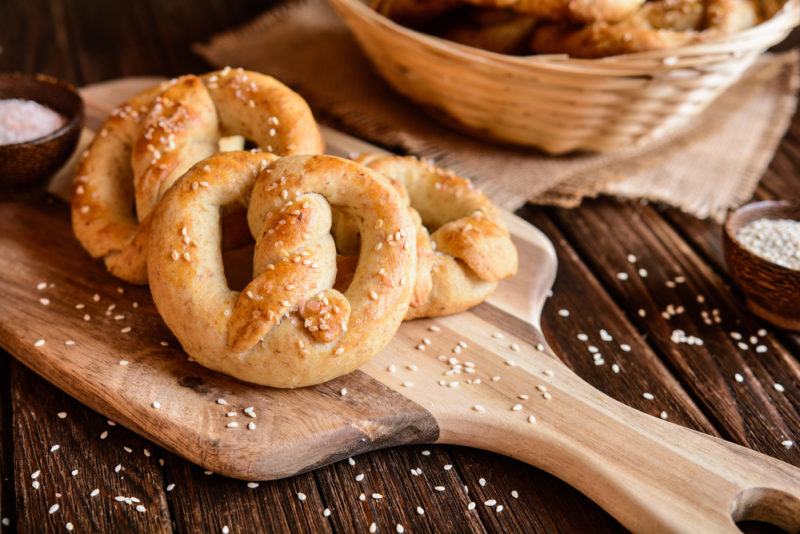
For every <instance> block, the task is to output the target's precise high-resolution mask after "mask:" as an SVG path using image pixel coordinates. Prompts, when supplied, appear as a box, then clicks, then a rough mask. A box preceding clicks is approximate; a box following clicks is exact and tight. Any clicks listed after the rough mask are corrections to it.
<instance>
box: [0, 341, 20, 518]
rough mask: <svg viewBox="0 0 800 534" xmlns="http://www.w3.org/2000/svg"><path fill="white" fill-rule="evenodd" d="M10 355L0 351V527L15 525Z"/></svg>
mask: <svg viewBox="0 0 800 534" xmlns="http://www.w3.org/2000/svg"><path fill="white" fill-rule="evenodd" d="M10 364H11V355H10V354H8V353H6V352H5V351H3V350H0V525H5V523H8V524H9V525H16V520H17V518H16V505H15V502H14V500H15V499H14V475H13V474H14V443H13V441H12V430H11V429H12V426H11V377H10V371H9V369H10Z"/></svg>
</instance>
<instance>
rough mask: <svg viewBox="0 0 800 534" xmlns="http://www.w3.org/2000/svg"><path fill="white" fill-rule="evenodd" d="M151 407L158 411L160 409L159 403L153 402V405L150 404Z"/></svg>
mask: <svg viewBox="0 0 800 534" xmlns="http://www.w3.org/2000/svg"><path fill="white" fill-rule="evenodd" d="M152 406H153V408H155V409H156V410H160V409H161V403H160V402H158V401H153V404H152Z"/></svg>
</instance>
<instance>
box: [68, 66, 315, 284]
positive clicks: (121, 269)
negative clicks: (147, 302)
mask: <svg viewBox="0 0 800 534" xmlns="http://www.w3.org/2000/svg"><path fill="white" fill-rule="evenodd" d="M232 134H238V135H241V136H243V137H245V138H247V139H249V140H251V141H253V142H254V143H255V144H257V145H258V146H259V147H261V148H262V149H263V150H266V151H268V152H274V153H276V154H281V155H283V154H296V153H308V154H313V153H319V152H322V150H323V144H322V140H321V136H320V133H319V130H318V128H317V125H316V123H315V122H314V118H313V116H312V115H311V111H310V110H309V108H308V105H307V104H306V103H305V101H304V100H303V99H302V97H300V95H298V94H296V93H295V92H293V91H292V90H290V89H289V88H288V87H286V86H284V85H283V84H281V83H280V82H279V81H277V80H275V79H274V78H271V77H269V76H265V75H263V74H258V73H254V72H248V71H244V70H242V69H235V70H233V69H230V68H226V69H223V70H221V71H217V72H211V73H208V74H206V75H204V76H200V77H198V76H193V75H188V76H182V77H180V78H177V79H174V80H170V81H169V82H165V83H163V84H160V85H158V86H156V87H154V88H152V89H149V90H147V91H145V92H143V93H142V94H140V95H137V96H136V97H134V98H133V99H132V100H130V101H128V102H127V103H126V104H124V105H123V106H121V107H120V108H118V109H116V110H115V111H114V112H112V113H111V116H110V117H109V118H108V119H107V120H106V122H105V124H103V126H102V128H101V129H100V131H99V133H98V135H97V136H96V137H95V139H94V141H93V142H92V144H91V146H90V147H89V149H88V150H87V151H86V152H85V153H84V154H83V157H82V160H81V162H80V164H79V166H78V170H77V173H76V177H75V180H74V186H73V196H72V226H73V230H74V232H75V235H76V237H77V238H78V240H79V241H80V242H81V244H82V245H83V247H84V248H85V249H86V250H87V251H88V252H89V254H91V255H92V256H93V257H95V258H104V260H105V263H106V267H107V268H108V270H109V271H110V272H111V273H112V274H114V275H115V276H117V277H119V278H122V279H123V280H126V281H128V282H132V283H138V284H144V283H146V282H147V258H146V248H147V236H148V234H149V230H148V228H149V225H150V220H149V215H150V213H151V212H152V210H153V208H154V206H155V205H156V204H157V202H158V201H159V199H160V198H161V197H162V196H163V195H164V193H165V192H166V191H167V189H169V188H170V186H171V185H172V184H173V183H174V182H175V181H176V180H177V179H178V178H179V177H180V176H181V175H182V174H183V173H184V172H185V171H186V170H187V169H189V167H191V166H192V165H193V164H194V163H196V162H198V161H200V160H202V159H204V158H206V157H208V156H210V155H212V154H213V153H215V152H217V142H218V140H219V138H220V136H221V135H232ZM134 206H135V215H134ZM228 220H234V221H235V217H229V218H228ZM241 226H244V224H242V225H241ZM238 237H240V236H233V237H231V238H230V240H231V241H236V240H237V238H238Z"/></svg>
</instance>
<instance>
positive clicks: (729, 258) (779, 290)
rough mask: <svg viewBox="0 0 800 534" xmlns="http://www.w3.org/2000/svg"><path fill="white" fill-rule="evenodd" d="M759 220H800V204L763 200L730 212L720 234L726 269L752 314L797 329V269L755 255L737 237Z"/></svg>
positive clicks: (799, 318)
mask: <svg viewBox="0 0 800 534" xmlns="http://www.w3.org/2000/svg"><path fill="white" fill-rule="evenodd" d="M758 219H793V220H800V205H796V204H791V203H789V202H786V201H776V200H765V201H763V202H753V203H751V204H747V205H745V206H742V207H741V208H739V209H738V210H736V211H734V212H732V213H731V214H730V215H729V216H728V220H727V221H726V222H725V227H724V230H723V233H722V234H723V236H722V239H723V248H724V251H725V262H726V263H727V264H728V271H729V273H730V275H731V277H732V278H733V280H734V282H735V283H736V285H738V286H739V288H740V289H741V290H742V292H743V293H744V295H745V298H746V299H747V306H748V308H750V310H751V311H752V312H753V313H755V314H756V315H758V316H759V317H761V318H762V319H765V320H767V321H769V322H770V323H772V324H774V325H776V326H779V327H781V328H787V329H790V330H798V331H800V271H798V270H794V269H789V268H786V267H781V266H780V265H777V264H775V263H772V262H770V261H768V260H765V259H764V258H761V257H760V256H756V255H755V254H753V253H752V252H750V251H749V250H747V249H746V248H744V247H743V246H742V245H741V244H740V243H739V241H737V239H736V234H737V232H738V231H739V229H740V228H742V227H743V226H744V225H746V224H748V223H750V222H752V221H755V220H758Z"/></svg>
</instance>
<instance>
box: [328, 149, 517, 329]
mask: <svg viewBox="0 0 800 534" xmlns="http://www.w3.org/2000/svg"><path fill="white" fill-rule="evenodd" d="M356 161H358V162H359V163H361V164H363V165H365V166H366V167H368V168H370V169H373V170H375V171H378V172H379V173H381V174H382V175H384V176H386V177H387V178H389V179H390V181H391V183H392V184H393V185H394V187H395V188H396V189H397V191H398V193H399V194H400V195H401V196H402V197H403V199H404V204H405V205H406V206H407V209H409V211H410V214H411V217H412V219H413V220H414V222H415V226H416V228H417V241H416V247H417V270H416V275H415V284H414V295H413V298H412V300H411V305H410V308H409V310H408V313H407V314H406V317H405V318H406V319H415V318H418V317H435V316H440V315H449V314H453V313H458V312H461V311H464V310H466V309H468V308H471V307H472V306H475V305H477V304H479V303H481V302H483V301H484V300H485V299H486V298H487V297H488V296H489V295H490V294H491V293H492V292H493V291H494V290H495V288H496V287H497V283H498V282H499V281H500V280H503V279H505V278H508V277H510V276H512V275H513V274H515V273H516V272H517V267H518V258H517V250H516V248H515V247H514V244H513V242H512V241H511V236H510V235H509V233H508V229H507V228H506V227H505V225H504V224H503V222H502V221H501V220H500V212H499V210H498V209H497V208H496V207H495V206H494V205H493V204H492V203H491V201H490V200H489V199H488V198H487V197H486V196H485V195H484V194H483V193H481V192H480V191H479V190H477V189H475V188H474V187H472V184H471V182H470V181H469V180H467V179H466V178H462V177H460V176H457V175H455V174H453V173H452V172H450V171H447V170H445V169H441V168H439V167H435V166H433V165H430V164H428V163H425V162H422V161H420V160H418V159H416V158H413V157H399V156H384V155H377V154H375V155H363V156H361V157H359V158H357V160H356ZM429 229H430V231H431V233H429ZM334 230H335V232H334V234H335V236H336V238H337V243H338V244H339V249H340V250H341V251H342V252H343V253H344V254H357V253H358V249H357V243H358V240H357V236H358V232H357V230H356V229H355V228H354V222H353V219H352V218H351V217H349V216H347V214H344V216H337V217H336V220H335V228H334ZM361 250H364V248H363V245H362V246H361ZM353 261H354V260H353V256H350V257H349V258H348V257H346V258H343V259H340V271H341V272H340V276H339V280H338V281H337V285H339V284H346V283H347V273H348V270H351V269H352V263H353Z"/></svg>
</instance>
